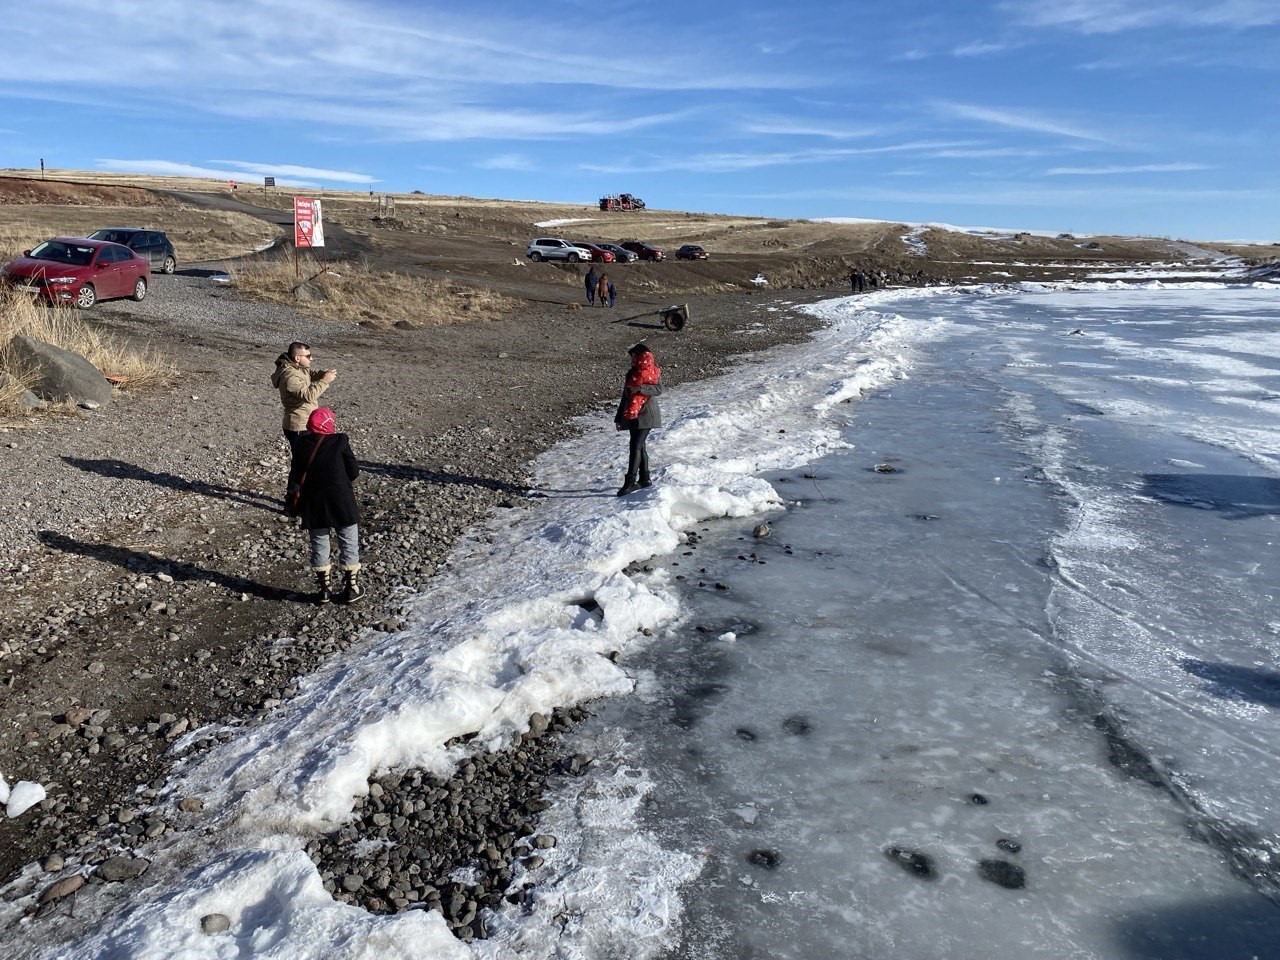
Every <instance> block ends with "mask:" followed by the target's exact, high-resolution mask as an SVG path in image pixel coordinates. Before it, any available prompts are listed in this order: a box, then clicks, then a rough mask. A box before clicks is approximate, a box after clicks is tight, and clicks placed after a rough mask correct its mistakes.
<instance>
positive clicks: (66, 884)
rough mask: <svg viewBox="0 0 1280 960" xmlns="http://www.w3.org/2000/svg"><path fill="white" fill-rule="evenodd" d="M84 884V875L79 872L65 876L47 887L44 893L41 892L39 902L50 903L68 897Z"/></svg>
mask: <svg viewBox="0 0 1280 960" xmlns="http://www.w3.org/2000/svg"><path fill="white" fill-rule="evenodd" d="M83 886H84V877H83V876H81V875H80V874H78V873H73V874H72V875H71V876H69V877H63V878H62V879H61V880H59V881H58V882H57V883H55V884H53V885H52V886H51V887H49V888H48V889H46V890H45V892H44V893H42V894H40V899H39V901H37V902H38V903H41V904H45V903H49V902H50V901H51V900H61V899H62V898H63V897H68V896H70V895H71V894H73V893H75V892H76V891H77V890H79V889H80V888H81V887H83Z"/></svg>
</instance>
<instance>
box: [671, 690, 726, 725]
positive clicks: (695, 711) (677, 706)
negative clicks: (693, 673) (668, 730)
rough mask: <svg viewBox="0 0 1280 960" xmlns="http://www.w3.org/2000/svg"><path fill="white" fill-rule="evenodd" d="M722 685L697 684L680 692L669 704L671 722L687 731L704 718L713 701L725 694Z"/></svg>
mask: <svg viewBox="0 0 1280 960" xmlns="http://www.w3.org/2000/svg"><path fill="white" fill-rule="evenodd" d="M728 690H729V687H728V685H727V684H723V683H699V684H695V685H693V686H690V687H686V688H685V689H683V690H681V691H680V692H679V693H678V694H677V695H676V697H675V699H673V700H672V702H671V707H672V715H671V722H672V723H674V724H675V725H676V726H677V727H680V728H681V729H682V730H689V729H691V728H692V727H694V726H695V725H696V724H697V723H698V721H699V720H701V719H702V718H703V717H704V716H706V714H707V712H708V710H710V708H711V704H712V702H713V701H714V700H716V699H718V698H719V697H722V696H723V695H724V694H725V693H727V692H728Z"/></svg>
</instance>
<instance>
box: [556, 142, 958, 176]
mask: <svg viewBox="0 0 1280 960" xmlns="http://www.w3.org/2000/svg"><path fill="white" fill-rule="evenodd" d="M957 145H959V146H963V145H964V141H959V142H955V141H915V142H911V143H895V144H887V145H884V146H879V147H844V148H825V149H813V150H778V151H773V152H761V153H750V152H740V153H728V152H726V153H695V154H688V155H684V156H678V155H677V156H671V157H654V158H650V159H645V160H633V161H627V162H622V163H610V164H593V163H584V164H582V165H581V168H582V169H583V170H590V171H592V172H596V173H641V172H646V171H648V172H652V171H655V170H686V171H690V172H696V173H734V172H738V171H742V170H758V169H761V168H763V167H777V166H791V165H795V164H802V163H803V164H817V163H832V162H835V161H839V160H846V159H849V158H851V157H861V156H874V155H876V154H893V153H919V154H923V155H928V154H929V153H930V152H932V151H935V150H941V149H947V148H949V147H953V146H957Z"/></svg>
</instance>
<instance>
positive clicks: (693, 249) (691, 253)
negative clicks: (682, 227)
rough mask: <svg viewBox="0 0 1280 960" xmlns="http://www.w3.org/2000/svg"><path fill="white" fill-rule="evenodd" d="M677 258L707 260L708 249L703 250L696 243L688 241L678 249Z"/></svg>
mask: <svg viewBox="0 0 1280 960" xmlns="http://www.w3.org/2000/svg"><path fill="white" fill-rule="evenodd" d="M676 259H677V260H705V259H707V251H705V250H703V249H702V248H701V247H700V246H698V245H697V244H696V243H686V244H685V245H684V246H683V247H681V248H680V249H679V250H677V251H676Z"/></svg>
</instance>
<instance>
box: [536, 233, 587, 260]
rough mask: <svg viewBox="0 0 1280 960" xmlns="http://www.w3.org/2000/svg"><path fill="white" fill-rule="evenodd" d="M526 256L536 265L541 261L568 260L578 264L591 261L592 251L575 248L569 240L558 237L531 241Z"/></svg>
mask: <svg viewBox="0 0 1280 960" xmlns="http://www.w3.org/2000/svg"><path fill="white" fill-rule="evenodd" d="M524 255H525V256H526V257H528V258H529V259H530V260H532V261H533V262H534V263H537V262H538V261H540V260H568V261H569V262H570V263H577V262H578V261H579V260H587V261H590V259H591V251H590V250H584V249H583V248H582V247H575V246H574V245H573V244H572V243H570V242H569V241H568V240H560V239H558V238H556V237H539V238H538V239H537V240H530V241H529V249H527V250H525V252H524Z"/></svg>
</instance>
